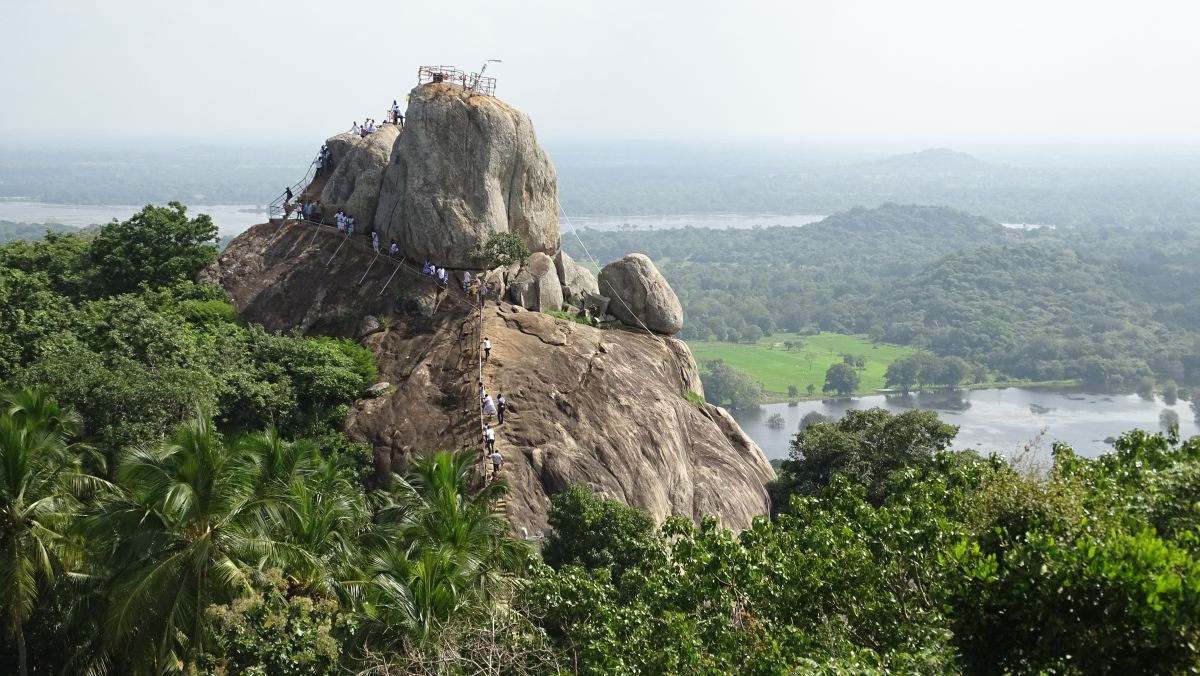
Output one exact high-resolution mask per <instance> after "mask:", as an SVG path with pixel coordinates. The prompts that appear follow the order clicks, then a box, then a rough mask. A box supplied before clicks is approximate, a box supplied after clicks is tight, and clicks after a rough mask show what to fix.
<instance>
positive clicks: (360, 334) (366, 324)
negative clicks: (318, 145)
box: [354, 315, 383, 340]
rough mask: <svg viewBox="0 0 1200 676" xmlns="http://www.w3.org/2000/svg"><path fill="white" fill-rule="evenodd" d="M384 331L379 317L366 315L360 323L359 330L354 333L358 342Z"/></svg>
mask: <svg viewBox="0 0 1200 676" xmlns="http://www.w3.org/2000/svg"><path fill="white" fill-rule="evenodd" d="M382 330H383V324H381V323H380V321H379V318H378V317H376V316H375V315H365V316H364V317H363V318H362V320H361V321H359V322H358V330H357V331H355V332H354V337H355V338H357V339H358V340H362V339H363V338H366V337H367V336H369V335H371V334H372V333H378V332H379V331H382Z"/></svg>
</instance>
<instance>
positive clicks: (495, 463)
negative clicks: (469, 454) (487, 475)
mask: <svg viewBox="0 0 1200 676" xmlns="http://www.w3.org/2000/svg"><path fill="white" fill-rule="evenodd" d="M488 457H489V458H490V459H491V461H492V481H495V480H496V479H499V478H500V466H501V465H503V464H504V458H503V457H502V456H501V455H500V453H499V452H497V451H496V450H495V449H493V450H492V453H491V455H489V456H488Z"/></svg>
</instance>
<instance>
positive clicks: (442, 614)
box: [363, 450, 530, 646]
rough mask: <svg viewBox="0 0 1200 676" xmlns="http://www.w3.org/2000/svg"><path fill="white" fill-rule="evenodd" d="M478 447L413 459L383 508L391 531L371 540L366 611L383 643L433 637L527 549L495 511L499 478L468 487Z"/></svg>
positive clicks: (501, 490)
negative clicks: (480, 486)
mask: <svg viewBox="0 0 1200 676" xmlns="http://www.w3.org/2000/svg"><path fill="white" fill-rule="evenodd" d="M476 457H477V456H476V454H475V453H474V452H472V451H469V450H464V451H459V452H450V451H441V452H438V453H435V454H433V455H431V456H428V457H425V458H417V459H416V460H414V462H413V466H412V469H411V470H410V472H409V474H408V477H407V479H405V480H400V479H397V480H396V491H395V503H394V504H393V505H392V507H390V508H389V509H387V510H385V512H384V513H383V515H382V517H381V520H382V521H383V529H384V531H385V532H386V533H389V534H391V535H390V536H389V537H385V538H381V539H379V540H377V541H376V542H375V543H374V544H373V545H372V546H371V552H370V555H369V562H368V564H367V570H366V578H365V579H366V584H365V586H364V589H363V611H364V614H365V619H366V621H367V627H368V629H369V631H370V634H371V636H372V637H373V639H374V640H375V641H377V642H378V643H379V644H381V645H393V646H394V645H398V644H399V643H402V642H403V641H406V640H413V641H417V642H418V643H424V642H426V641H428V640H432V639H435V638H436V630H437V629H438V627H439V626H442V625H443V624H445V623H447V622H450V621H452V620H456V619H458V618H459V617H460V616H462V615H464V614H468V615H469V614H470V613H472V612H474V611H476V610H480V609H482V608H484V607H485V606H487V605H489V604H490V603H491V601H492V598H493V596H494V595H496V594H503V593H505V592H507V590H508V588H509V580H510V579H511V575H512V574H513V573H514V572H516V571H518V570H520V569H521V567H522V566H523V565H525V564H526V563H527V561H528V557H529V555H530V551H529V549H528V547H526V546H525V544H524V543H523V542H519V541H517V540H514V539H513V538H511V537H510V536H509V534H508V528H509V527H508V523H507V522H506V521H505V520H504V518H503V517H501V516H498V515H497V514H496V513H495V512H494V509H495V503H496V501H497V500H498V499H499V498H500V497H501V496H502V495H504V494H505V492H506V491H507V485H506V484H505V483H504V481H503V480H497V481H492V482H490V483H488V484H487V485H486V486H485V487H484V488H483V489H482V490H480V491H478V492H475V493H474V494H472V491H471V490H470V486H469V483H470V481H471V476H472V471H473V469H474V466H475V460H476Z"/></svg>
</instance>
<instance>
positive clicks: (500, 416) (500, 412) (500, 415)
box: [496, 392, 508, 425]
mask: <svg viewBox="0 0 1200 676" xmlns="http://www.w3.org/2000/svg"><path fill="white" fill-rule="evenodd" d="M506 410H508V401H507V400H506V399H505V398H504V393H503V392H501V393H500V395H499V396H497V397H496V424H497V425H503V424H504V412H505V411H506Z"/></svg>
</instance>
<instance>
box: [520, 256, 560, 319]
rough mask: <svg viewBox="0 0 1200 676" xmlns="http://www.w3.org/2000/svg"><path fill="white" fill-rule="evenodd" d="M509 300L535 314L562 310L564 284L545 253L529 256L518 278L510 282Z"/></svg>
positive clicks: (552, 262)
mask: <svg viewBox="0 0 1200 676" xmlns="http://www.w3.org/2000/svg"><path fill="white" fill-rule="evenodd" d="M508 299H509V300H510V301H512V302H513V303H516V304H517V305H520V306H521V307H524V308H526V309H528V310H533V311H535V312H550V311H552V310H554V311H557V310H561V309H562V304H563V294H562V284H561V283H560V282H559V280H558V273H557V272H556V271H555V270H554V261H553V260H551V259H550V257H549V256H547V255H546V254H544V253H541V252H540V251H539V252H536V253H532V254H530V255H529V258H527V259H526V260H525V265H523V266H521V269H520V271H519V272H517V274H516V276H514V277H513V278H511V279H509V280H508Z"/></svg>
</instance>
